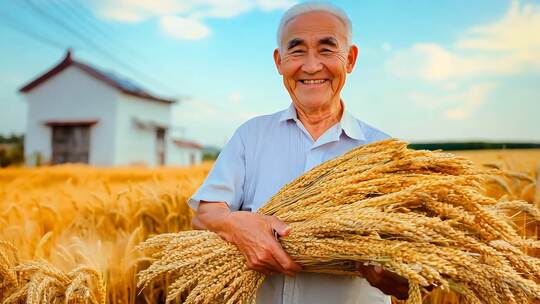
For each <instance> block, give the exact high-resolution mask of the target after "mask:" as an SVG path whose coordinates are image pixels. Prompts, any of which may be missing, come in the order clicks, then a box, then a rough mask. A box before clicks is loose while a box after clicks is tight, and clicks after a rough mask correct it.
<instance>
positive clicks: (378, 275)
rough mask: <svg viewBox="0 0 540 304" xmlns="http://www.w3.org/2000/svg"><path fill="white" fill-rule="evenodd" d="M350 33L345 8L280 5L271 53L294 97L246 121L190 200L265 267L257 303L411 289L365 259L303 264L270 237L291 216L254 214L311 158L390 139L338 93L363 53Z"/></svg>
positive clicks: (361, 298)
mask: <svg viewBox="0 0 540 304" xmlns="http://www.w3.org/2000/svg"><path fill="white" fill-rule="evenodd" d="M351 32H352V31H351V22H350V20H349V18H348V17H347V16H346V14H345V13H344V12H343V11H341V10H340V9H338V8H336V7H333V6H330V5H323V4H314V3H304V4H299V5H296V6H294V7H292V8H291V9H289V10H288V11H287V12H286V13H285V14H284V16H283V18H282V20H281V24H280V26H279V30H278V46H279V47H278V48H277V49H276V50H275V51H274V60H275V63H276V67H277V70H278V71H279V73H280V74H281V75H282V76H283V83H284V85H285V88H287V91H288V92H289V94H290V96H291V100H292V103H291V105H290V106H289V108H288V109H286V110H284V111H280V112H277V113H274V114H271V115H265V116H260V117H255V118H253V119H251V120H249V121H248V122H246V123H244V124H243V125H242V126H240V127H239V128H238V129H237V130H236V132H235V133H234V135H233V136H232V138H231V139H230V141H229V142H228V143H227V145H226V146H225V147H224V148H223V151H222V152H221V154H220V155H219V158H218V159H217V161H216V163H215V165H214V168H213V169H212V171H211V172H210V174H209V176H208V178H207V179H206V181H205V182H204V184H203V185H202V186H201V187H200V189H199V190H198V191H197V193H195V195H194V196H193V197H192V198H191V199H190V205H191V207H192V208H194V209H196V210H197V213H196V215H195V217H194V218H193V227H195V228H197V229H208V230H211V231H214V232H216V233H218V234H219V235H220V236H221V237H222V238H224V239H225V240H227V241H229V242H231V243H233V244H235V245H236V246H237V247H238V248H239V249H240V251H241V252H242V254H244V256H245V257H246V259H247V263H248V266H249V267H250V268H251V269H254V270H257V271H260V272H263V273H265V274H266V275H268V277H267V279H266V280H265V282H264V283H263V286H262V287H261V288H260V289H259V291H258V293H257V303H263V304H265V303H269V304H270V303H272V304H274V303H291V304H292V303H311V304H313V303H351V304H352V303H369V304H373V303H390V297H389V296H387V295H385V293H386V294H394V295H396V296H398V297H400V298H402V297H406V295H407V290H408V286H407V282H406V280H404V279H402V278H400V277H398V276H396V275H394V274H392V273H390V272H387V271H384V270H382V269H381V268H379V267H371V266H361V265H359V276H335V275H325V274H313V273H301V272H300V271H301V267H300V266H299V265H298V264H296V263H295V262H293V261H292V259H291V258H290V257H289V256H288V255H287V253H285V252H284V250H283V249H282V248H281V246H280V245H279V242H278V241H277V240H276V239H275V236H274V234H275V233H277V234H279V235H280V236H286V235H287V234H288V232H289V231H288V229H287V225H286V224H285V223H283V222H281V221H280V220H279V219H277V218H275V217H270V216H262V215H259V214H256V213H253V212H254V211H256V210H257V209H258V208H260V207H261V206H262V205H263V204H264V203H265V202H266V201H267V200H268V199H269V198H270V197H271V196H272V195H273V194H275V193H276V192H277V191H278V190H279V189H280V188H281V187H282V186H284V185H285V184H286V183H289V182H291V181H293V180H294V179H295V178H297V177H299V176H301V175H302V174H303V173H305V172H306V171H308V170H309V169H311V168H313V167H314V166H316V165H318V164H320V163H322V162H324V161H326V160H329V159H331V158H334V157H337V156H339V155H341V154H343V153H345V152H346V151H348V150H350V149H352V148H354V147H356V146H359V145H363V144H366V143H370V142H374V141H378V140H381V139H385V138H388V135H386V134H385V133H383V132H381V131H379V130H377V129H375V128H373V127H371V126H369V125H367V124H365V123H363V122H362V121H360V120H358V119H356V118H354V117H353V116H352V115H351V114H350V113H349V112H347V110H346V108H345V104H344V102H343V101H342V99H341V97H340V92H341V89H342V88H343V85H344V84H345V80H346V76H347V74H348V73H351V72H352V70H353V68H354V65H355V62H356V57H357V54H358V48H357V47H356V46H355V45H352V44H351ZM372 285H373V286H375V287H377V288H374V287H372ZM381 290H382V292H381ZM383 292H384V293H383Z"/></svg>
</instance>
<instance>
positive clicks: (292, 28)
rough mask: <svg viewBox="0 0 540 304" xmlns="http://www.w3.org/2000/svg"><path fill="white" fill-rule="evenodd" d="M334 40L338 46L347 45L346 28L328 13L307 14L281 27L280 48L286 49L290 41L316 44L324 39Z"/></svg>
mask: <svg viewBox="0 0 540 304" xmlns="http://www.w3.org/2000/svg"><path fill="white" fill-rule="evenodd" d="M329 37H331V38H334V39H335V40H336V41H337V42H338V44H339V45H340V46H345V45H346V44H347V42H346V41H347V27H346V25H345V24H344V23H343V22H342V21H341V20H340V19H339V18H338V17H336V16H334V15H333V14H331V13H328V12H309V13H304V14H301V15H298V16H296V17H294V18H293V19H291V20H289V22H287V23H286V24H285V26H284V27H283V33H282V36H281V41H280V47H281V48H286V47H287V45H288V44H290V42H291V41H292V40H299V39H300V40H303V41H305V42H306V43H316V42H317V41H319V40H321V39H324V38H329Z"/></svg>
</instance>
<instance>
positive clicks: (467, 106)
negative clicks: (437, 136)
mask: <svg viewBox="0 0 540 304" xmlns="http://www.w3.org/2000/svg"><path fill="white" fill-rule="evenodd" d="M495 87H496V86H495V84H494V83H491V82H482V83H477V84H473V85H471V86H469V87H467V88H464V89H461V88H459V87H452V89H451V90H443V91H441V92H438V94H426V93H424V92H412V93H410V94H408V96H407V99H408V100H410V101H412V102H413V103H414V105H415V106H416V107H417V108H419V109H422V110H428V111H430V112H433V111H435V112H440V113H444V117H445V118H447V119H450V120H462V119H467V118H470V117H471V116H473V115H474V114H475V113H476V112H477V111H478V110H479V109H480V108H481V107H482V106H483V105H485V104H486V103H487V102H488V101H489V97H490V94H491V93H492V92H493V91H494V89H495Z"/></svg>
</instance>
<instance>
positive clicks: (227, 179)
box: [188, 129, 246, 211]
mask: <svg viewBox="0 0 540 304" xmlns="http://www.w3.org/2000/svg"><path fill="white" fill-rule="evenodd" d="M245 171H246V165H245V146H244V142H243V140H242V138H241V136H240V129H237V130H236V132H235V133H234V134H233V136H232V137H231V139H230V140H229V142H227V144H226V145H225V146H224V147H223V150H221V152H220V153H219V156H218V158H217V160H216V162H215V163H214V167H213V168H212V170H211V171H210V173H209V174H208V176H207V177H206V180H205V181H204V183H203V184H202V185H201V187H200V188H199V189H198V190H197V192H195V194H194V195H193V196H192V197H191V198H190V199H189V201H188V204H189V206H190V207H191V208H192V209H194V210H197V209H198V208H199V204H200V202H201V200H203V201H209V202H225V203H227V205H229V208H230V209H231V210H233V211H236V210H239V209H240V205H241V204H242V201H243V197H244V178H245V175H246V172H245Z"/></svg>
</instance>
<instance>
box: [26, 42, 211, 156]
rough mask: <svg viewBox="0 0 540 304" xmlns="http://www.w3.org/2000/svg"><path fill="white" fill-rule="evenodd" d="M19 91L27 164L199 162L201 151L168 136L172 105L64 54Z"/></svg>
mask: <svg viewBox="0 0 540 304" xmlns="http://www.w3.org/2000/svg"><path fill="white" fill-rule="evenodd" d="M19 91H20V92H21V93H23V95H24V97H25V99H26V101H27V103H28V117H27V126H26V134H25V139H24V145H25V156H26V159H27V164H29V165H32V164H35V162H36V159H37V158H39V159H41V160H42V161H43V162H44V163H51V164H59V163H67V162H78V163H88V164H91V165H97V166H117V165H132V164H143V165H149V166H156V165H190V164H196V163H199V162H200V161H201V158H202V148H201V146H199V145H198V144H196V143H192V142H187V141H179V140H175V139H173V138H171V137H170V134H169V133H170V132H169V131H170V123H171V121H170V120H171V107H172V105H173V104H174V103H175V102H176V101H175V100H172V99H166V98H161V97H157V96H155V95H152V94H150V93H148V92H147V91H145V90H144V89H142V88H141V87H139V86H138V85H135V84H134V83H132V82H130V81H128V80H126V79H123V78H120V77H118V76H116V75H115V74H113V73H110V72H104V71H100V70H99V69H97V68H95V67H92V66H90V65H88V64H85V63H82V62H80V61H77V60H75V59H73V58H72V56H71V52H69V51H68V52H67V54H66V56H65V58H64V59H63V60H62V61H61V62H60V63H59V64H57V65H56V66H54V67H53V68H52V69H50V70H48V71H47V72H45V73H43V74H42V75H41V76H39V77H37V78H36V79H35V80H33V81H31V82H30V83H28V84H27V85H25V86H24V87H22V88H21V89H20V90H19ZM178 142H180V143H181V144H179V143H178Z"/></svg>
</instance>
